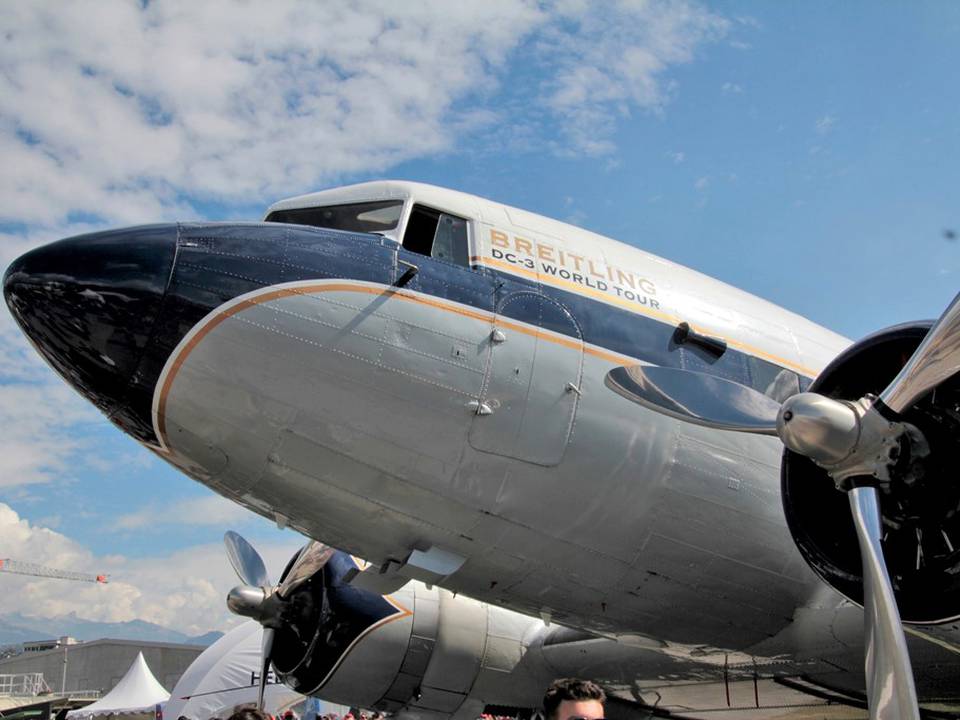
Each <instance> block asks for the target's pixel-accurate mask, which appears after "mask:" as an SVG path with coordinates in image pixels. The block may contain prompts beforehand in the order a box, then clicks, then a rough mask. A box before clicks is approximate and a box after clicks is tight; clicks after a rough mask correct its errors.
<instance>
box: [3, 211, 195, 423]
mask: <svg viewBox="0 0 960 720" xmlns="http://www.w3.org/2000/svg"><path fill="white" fill-rule="evenodd" d="M176 245H177V226H176V225H148V226H143V227H136V228H127V229H125V230H111V231H107V232H99V233H92V234H90V235H80V236H78V237H73V238H67V239H66V240H60V241H59V242H55V243H51V244H50V245H45V246H43V247H40V248H37V249H35V250H31V251H30V252H28V253H26V254H25V255H23V256H21V257H19V258H18V259H16V260H14V262H13V263H12V264H11V265H10V266H9V267H8V268H7V271H6V273H5V274H4V277H3V295H4V298H5V299H6V301H7V306H8V307H9V308H10V312H12V313H13V316H14V318H16V320H17V322H18V323H19V324H20V327H21V328H22V329H23V331H24V332H25V333H26V334H27V336H28V337H29V338H30V340H31V342H32V343H33V345H34V346H35V347H36V349H37V350H38V351H39V352H40V354H41V355H43V357H44V358H45V359H46V360H47V362H48V363H50V365H51V366H52V367H53V368H54V369H55V370H56V371H57V372H58V373H60V375H62V376H63V377H64V378H65V379H66V380H67V381H68V382H69V383H70V384H71V385H73V386H74V387H75V388H76V389H77V390H79V391H80V392H81V393H82V394H83V395H85V396H86V397H87V398H88V399H89V400H90V401H91V402H93V403H94V404H95V405H97V407H99V408H100V409H101V410H102V411H103V412H104V413H106V414H107V415H108V416H112V415H113V414H114V413H115V412H117V411H118V409H122V408H123V406H124V403H125V402H126V396H127V388H128V386H129V383H130V379H131V377H132V376H133V374H134V372H135V371H136V368H137V366H138V364H139V362H140V359H141V357H142V356H143V353H144V350H145V348H146V346H147V344H148V342H149V340H150V333H151V330H152V328H153V326H154V323H155V321H156V319H157V316H158V314H159V312H160V306H161V303H162V301H163V296H164V293H165V291H166V287H167V282H168V280H169V278H170V273H171V270H172V268H173V261H174V256H175V254H176Z"/></svg>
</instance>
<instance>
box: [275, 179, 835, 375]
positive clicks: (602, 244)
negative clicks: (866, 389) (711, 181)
mask: <svg viewBox="0 0 960 720" xmlns="http://www.w3.org/2000/svg"><path fill="white" fill-rule="evenodd" d="M410 198H413V199H415V200H416V202H418V203H422V204H424V205H428V206H430V207H434V208H435V209H438V210H444V211H447V212H450V213H452V214H457V215H461V216H463V217H466V218H470V219H477V220H482V221H484V222H488V223H490V224H492V225H495V226H503V225H505V224H506V225H508V226H512V227H514V228H516V229H518V230H520V231H521V232H523V231H530V232H533V233H538V234H540V235H542V236H546V237H548V238H551V239H555V240H557V241H559V242H560V243H562V245H563V246H564V249H565V250H568V251H569V250H572V251H580V252H585V253H595V254H596V253H600V254H602V255H603V256H604V258H605V259H606V260H607V261H608V262H610V263H613V264H617V265H620V266H623V267H631V266H634V265H640V264H643V265H646V266H647V267H649V266H650V265H651V264H655V265H659V266H660V267H661V268H663V270H664V272H665V273H667V274H669V276H670V277H671V278H672V280H673V282H674V283H675V285H676V286H677V287H678V289H679V288H683V290H684V291H685V292H688V293H691V292H693V293H696V294H699V295H701V296H702V297H705V298H709V299H710V301H711V302H722V303H723V304H724V305H725V306H726V307H728V308H729V309H731V310H734V311H736V312H740V313H744V314H747V315H751V316H753V317H763V318H765V319H767V320H768V321H771V322H774V323H776V324H780V325H782V326H789V327H790V328H791V329H792V331H793V332H794V333H796V334H797V335H799V336H802V337H804V338H806V339H807V341H812V342H813V343H815V344H816V345H819V346H821V347H822V351H817V354H818V355H820V358H819V359H818V360H819V364H823V363H825V362H826V361H827V360H829V359H831V358H832V357H833V356H834V355H835V354H836V353H837V352H838V351H839V350H840V349H841V348H843V347H845V346H846V345H848V344H849V343H850V341H849V340H848V339H846V338H844V337H843V336H841V335H838V334H836V333H834V332H832V331H831V330H828V329H826V328H824V327H821V326H819V325H817V324H816V323H813V322H811V321H810V320H808V319H806V318H804V317H803V316H801V315H797V314H796V313H793V312H791V311H789V310H786V309H784V308H782V307H780V306H778V305H775V304H774V303H772V302H770V301H768V300H765V299H763V298H760V297H757V296H755V295H753V294H751V293H748V292H746V291H744V290H740V289H739V288H736V287H733V286H732V285H729V284H727V283H725V282H723V281H722V280H717V279H716V278H713V277H710V276H709V275H704V274H703V273H700V272H698V271H696V270H692V269H690V268H688V267H686V266H683V265H679V264H677V263H674V262H671V261H670V260H666V259H664V258H662V257H659V256H658V255H654V254H652V253H649V252H646V251H644V250H641V249H640V248H638V247H636V246H635V245H629V244H627V243H623V242H619V241H617V240H613V239H611V238H608V237H605V236H603V235H598V234H597V233H593V232H590V231H589V230H584V229H583V228H580V227H577V226H575V225H569V224H567V223H564V222H561V221H559V220H554V219H552V218H548V217H545V216H543V215H537V214H536V213H532V212H529V211H527V210H522V209H520V208H516V207H512V206H510V205H504V204H503V203H499V202H496V201H494V200H487V199H485V198H481V197H479V196H476V195H470V194H468V193H463V192H460V191H458V190H450V189H447V188H442V187H437V186H435V185H428V184H426V183H418V182H411V181H407V180H375V181H372V182H365V183H359V184H356V185H345V186H343V187H337V188H331V189H329V190H321V191H320V192H314V193H309V194H307V195H298V196H296V197H292V198H287V199H285V200H281V201H279V202H276V203H274V204H273V205H271V206H270V208H269V209H268V210H267V214H269V213H271V212H273V211H274V210H288V209H293V208H306V207H322V206H324V205H340V204H347V203H353V202H371V201H377V200H408V199H410Z"/></svg>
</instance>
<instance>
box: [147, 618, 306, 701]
mask: <svg viewBox="0 0 960 720" xmlns="http://www.w3.org/2000/svg"><path fill="white" fill-rule="evenodd" d="M262 637H263V628H262V627H260V625H259V623H256V622H253V621H250V622H246V623H244V624H243V625H240V626H238V627H236V628H234V629H233V630H231V631H230V632H228V633H227V634H226V635H224V636H223V637H222V638H220V639H219V640H217V641H216V642H215V643H214V644H213V645H211V646H210V647H208V648H207V649H206V650H204V651H203V652H202V653H201V654H200V656H199V657H198V658H197V659H196V660H194V661H193V663H191V665H190V667H188V668H187V671H186V672H185V673H184V674H183V675H182V676H181V677H180V680H179V682H177V685H176V687H175V688H173V692H172V693H171V694H170V700H169V701H168V702H167V704H166V705H165V706H164V708H163V717H164V718H165V720H176V719H177V718H178V717H180V716H181V715H185V716H186V717H188V718H191V720H207V718H211V717H221V718H225V717H228V716H229V715H230V714H231V712H232V710H233V708H234V707H235V706H237V705H242V704H245V703H255V702H256V701H257V686H258V683H259V673H260V643H261V638H262ZM267 679H268V684H267V689H266V692H265V694H264V707H265V709H266V711H267V712H268V713H271V714H272V715H274V716H277V715H280V714H281V713H282V712H283V711H284V710H286V709H287V708H289V707H290V706H291V705H295V704H297V703H298V702H300V701H302V700H303V698H304V696H303V695H300V694H299V693H296V692H294V691H293V690H291V689H290V688H288V687H287V686H286V685H280V684H277V683H276V682H274V681H273V675H272V673H271V675H270V676H268V678H267Z"/></svg>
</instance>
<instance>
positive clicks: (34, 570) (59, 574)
mask: <svg viewBox="0 0 960 720" xmlns="http://www.w3.org/2000/svg"><path fill="white" fill-rule="evenodd" d="M0 572H8V573H15V574H17V575H33V576H34V577H44V578H60V579H61V580H77V581H79V582H92V583H106V582H107V576H106V575H97V574H93V573H79V572H73V571H71V570H58V569H56V568H49V567H45V566H43V565H37V564H35V563H28V562H21V561H20V560H11V559H10V558H3V559H0Z"/></svg>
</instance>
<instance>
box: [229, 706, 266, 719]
mask: <svg viewBox="0 0 960 720" xmlns="http://www.w3.org/2000/svg"><path fill="white" fill-rule="evenodd" d="M228 720H270V716H269V715H268V714H267V713H265V712H264V711H263V710H258V709H257V708H255V707H244V708H237V709H236V710H234V711H233V715H231V716H230V717H229V718H228Z"/></svg>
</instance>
